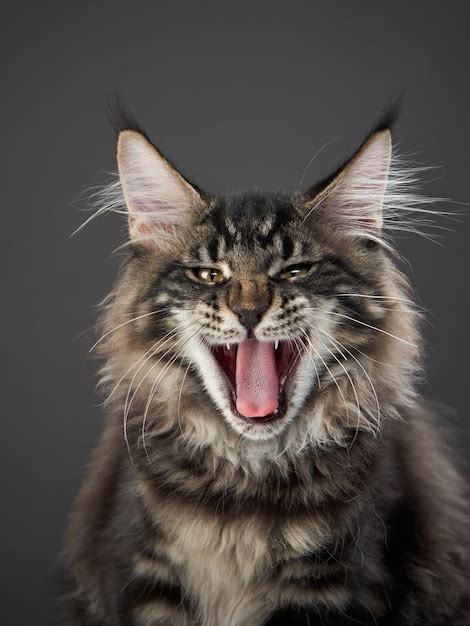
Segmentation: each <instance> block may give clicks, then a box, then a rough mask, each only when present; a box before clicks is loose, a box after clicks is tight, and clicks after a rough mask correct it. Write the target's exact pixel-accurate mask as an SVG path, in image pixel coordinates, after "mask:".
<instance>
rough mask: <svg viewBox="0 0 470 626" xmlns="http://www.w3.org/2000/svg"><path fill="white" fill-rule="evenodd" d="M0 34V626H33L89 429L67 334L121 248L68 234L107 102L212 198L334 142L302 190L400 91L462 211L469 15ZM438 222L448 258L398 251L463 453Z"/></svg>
mask: <svg viewBox="0 0 470 626" xmlns="http://www.w3.org/2000/svg"><path fill="white" fill-rule="evenodd" d="M247 4H248V3H247ZM2 18H3V19H2V21H3V30H4V34H3V36H2V39H1V45H2V48H3V51H2V52H3V54H2V59H3V60H4V61H5V62H6V66H5V69H4V73H3V76H4V80H3V89H2V98H1V106H2V109H3V114H2V120H3V122H4V129H3V133H2V139H3V141H2V157H3V160H4V161H5V165H6V170H7V176H6V181H5V182H4V184H3V185H2V187H1V194H2V204H1V211H2V227H1V235H2V248H3V252H4V253H5V260H4V262H3V268H4V270H5V274H6V286H5V287H3V290H2V296H3V297H2V304H3V306H2V307H1V308H2V316H4V318H5V319H4V322H3V324H2V333H1V341H2V345H3V354H4V356H3V359H2V364H3V367H4V372H5V373H4V376H3V381H4V382H5V384H4V388H3V391H2V399H1V403H2V409H3V410H2V413H3V415H2V431H1V438H2V445H1V450H0V457H1V460H2V466H3V467H2V470H1V473H0V475H1V479H2V483H3V487H2V489H3V497H2V515H1V517H2V527H3V529H2V532H1V537H2V543H4V544H5V545H4V547H3V549H2V550H3V556H2V570H1V571H2V582H1V588H2V595H3V597H2V603H1V609H0V611H1V616H0V621H1V623H2V624H8V625H21V626H25V625H28V626H29V625H44V626H49V625H50V624H52V623H54V617H53V609H52V608H51V607H52V600H51V598H52V596H53V593H52V589H53V585H54V576H55V572H56V569H57V565H56V555H57V553H58V550H59V546H60V545H61V541H62V534H63V529H64V524H65V519H66V514H67V511H68V509H69V507H70V504H71V502H72V498H73V496H74V494H75V493H76V490H77V488H78V486H79V482H80V478H81V476H82V472H83V467H84V464H85V462H86V459H87V457H88V454H89V451H90V449H91V447H92V445H93V443H94V441H95V440H96V436H97V433H98V431H99V427H100V411H99V408H98V407H97V404H98V402H99V400H98V397H97V395H96V393H95V390H94V373H95V363H93V360H92V359H91V357H90V356H89V355H88V348H89V347H90V345H91V343H92V337H93V333H92V332H90V331H89V332H85V334H81V333H83V331H86V329H89V328H90V327H92V326H93V324H94V322H95V319H96V313H97V303H98V302H99V301H100V299H101V298H102V297H103V296H104V295H105V294H106V292H107V291H108V290H109V288H110V287H111V285H112V282H113V278H114V276H115V272H116V269H117V266H118V264H119V258H116V257H114V258H113V257H111V258H110V253H111V252H112V250H113V249H114V248H115V247H116V246H117V245H118V244H119V243H120V242H121V241H122V237H123V225H122V223H121V221H120V219H119V217H117V216H108V217H106V218H102V219H99V220H97V221H95V222H94V223H93V224H92V225H90V226H89V227H88V228H86V229H85V230H83V231H82V232H81V234H79V235H78V236H76V237H74V238H72V239H70V238H69V235H70V233H71V232H72V231H73V230H74V229H75V228H76V227H77V226H78V225H79V224H80V223H81V221H83V219H84V218H85V217H86V214H85V213H83V212H82V210H83V209H84V202H83V201H80V200H79V201H77V202H75V203H72V201H73V200H74V198H76V196H77V195H78V194H79V193H80V191H82V190H83V189H84V187H86V186H87V185H90V184H93V183H96V182H97V181H98V180H99V179H100V176H99V172H102V171H104V170H107V169H109V168H111V167H113V165H114V156H113V155H114V138H113V133H112V131H111V129H110V127H109V126H108V125H107V123H106V120H105V115H104V111H105V107H106V102H107V100H108V98H109V96H110V95H111V94H112V93H113V92H114V91H118V92H119V93H121V94H122V95H123V97H124V98H125V99H126V100H127V101H128V103H129V105H130V108H131V109H132V110H133V112H134V113H135V115H136V117H137V119H138V120H139V121H140V123H141V124H142V125H143V126H144V128H146V129H147V131H148V133H149V134H150V136H151V137H152V138H154V139H155V141H156V142H157V143H158V144H159V145H160V146H161V148H162V149H163V150H164V151H166V152H167V153H169V155H170V156H171V157H174V158H175V159H176V162H177V163H178V164H179V165H181V166H182V167H183V169H184V171H185V172H186V173H187V174H188V175H189V176H190V177H192V178H193V179H195V180H196V181H198V182H199V183H200V184H201V186H203V187H204V186H205V187H206V188H207V189H209V190H215V191H217V190H223V189H239V188H247V187H248V188H250V187H264V188H279V187H287V188H288V189H294V188H295V187H296V186H297V185H298V182H299V179H300V177H301V174H302V172H303V170H304V168H305V166H306V164H307V163H308V162H309V160H310V158H311V157H312V155H313V154H314V153H315V152H316V151H317V150H318V149H319V148H320V147H321V146H322V145H323V144H324V143H325V142H327V141H328V140H330V139H331V138H333V137H335V136H336V135H338V134H341V137H340V138H339V139H337V140H336V141H335V142H334V143H333V144H332V145H330V146H329V147H328V148H326V149H325V150H324V151H323V153H322V154H321V155H320V157H319V158H318V159H317V161H316V163H315V165H314V166H312V168H311V170H310V173H309V175H308V176H307V179H306V180H307V181H310V182H313V181H314V180H315V178H317V177H318V176H320V175H323V174H325V173H327V172H328V170H329V169H331V168H332V167H333V166H334V165H336V164H337V163H338V161H339V160H340V159H341V158H342V157H343V156H345V155H346V154H347V153H348V151H349V150H350V149H352V148H353V146H355V145H357V143H358V142H359V141H360V140H361V138H362V135H363V133H364V132H365V131H366V130H368V128H369V126H370V125H371V124H372V123H373V122H374V121H375V119H376V118H377V116H378V114H379V113H380V111H381V110H382V108H383V106H384V104H385V103H386V102H387V101H388V100H389V98H390V97H393V96H395V95H397V94H399V93H401V92H402V91H404V92H405V108H404V113H403V116H402V118H401V121H400V122H399V124H398V127H397V132H396V139H397V140H399V141H400V142H401V149H402V150H403V151H405V152H418V153H419V154H418V155H417V156H416V158H417V159H418V160H420V161H421V162H423V163H425V164H441V165H442V168H441V169H440V170H438V171H437V172H435V173H432V174H431V178H436V177H437V180H434V182H432V183H430V184H429V185H428V186H427V187H426V189H425V191H426V193H429V194H431V195H436V196H450V197H451V198H453V199H454V200H457V201H464V202H465V201H469V200H470V185H469V159H468V140H469V131H470V118H469V115H468V111H469V106H470V81H469V74H470V59H469V57H470V55H469V45H468V39H467V38H468V4H467V6H465V3H463V2H462V3H459V2H452V3H443V2H439V3H437V2H414V3H409V2H394V3H389V2H387V3H385V2H364V1H363V2H344V3H338V2H328V3H326V2H323V3H315V2H312V1H310V2H289V3H287V2H286V3H284V4H283V5H281V4H280V3H275V2H269V3H268V2H265V3H259V2H255V3H250V6H249V8H248V7H242V6H241V3H223V2H217V3H216V2H214V3H208V2H193V3H189V2H188V3H181V4H180V3H178V4H176V3H169V2H165V3H164V2H161V3H159V2H148V3H142V4H139V3H137V2H132V3H131V2H126V3H125V2H121V1H117V0H115V1H114V2H112V3H111V2H98V3H88V2H80V3H79V2H74V3H71V2H69V3H67V2H61V3H47V2H42V3H33V2H26V3H15V7H14V8H13V3H10V8H9V9H8V10H6V11H5V8H4V9H3V15H2ZM444 208H449V207H448V206H447V207H445V206H444ZM450 208H451V207H450ZM463 208H464V210H465V207H463ZM443 225H444V226H447V225H450V226H451V227H452V228H453V229H454V230H453V232H449V233H447V234H446V236H445V242H444V244H445V246H444V247H440V246H438V245H434V244H431V243H429V242H427V241H425V240H422V239H419V238H416V237H414V238H410V239H407V240H405V241H403V242H401V243H400V248H401V250H402V251H403V252H404V253H405V254H406V255H407V257H408V259H409V260H410V263H411V269H409V270H408V271H409V272H410V274H411V275H412V279H413V282H414V284H415V286H416V289H417V292H418V295H419V298H420V302H421V303H422V304H423V305H424V306H425V307H426V308H427V309H429V310H430V311H431V313H430V315H429V316H428V319H429V323H427V324H426V326H425V335H426V339H427V341H428V344H429V349H428V373H429V377H428V378H429V381H430V382H429V385H428V392H429V393H430V394H431V395H432V397H434V398H435V399H437V400H438V401H440V402H442V403H444V404H445V405H447V406H449V407H451V411H450V412H449V415H447V416H446V417H445V420H446V421H448V422H449V423H451V424H453V429H454V432H456V434H457V437H456V439H457V448H458V449H459V450H460V452H461V453H462V456H463V457H465V450H466V451H467V455H468V452H469V450H470V428H469V426H468V420H467V406H466V392H467V389H468V368H467V354H468V332H467V325H466V322H467V317H468V312H467V304H468V285H467V283H466V281H467V272H466V268H467V262H468V256H469V246H468V245H467V240H468V236H469V233H470V220H469V219H468V218H467V217H464V218H463V219H462V220H461V221H460V222H457V223H451V224H447V222H445V223H443ZM5 496H6V497H5Z"/></svg>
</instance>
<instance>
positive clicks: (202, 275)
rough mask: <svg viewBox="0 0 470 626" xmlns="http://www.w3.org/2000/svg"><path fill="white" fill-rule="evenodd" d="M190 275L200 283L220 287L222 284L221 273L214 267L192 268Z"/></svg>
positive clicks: (222, 277)
mask: <svg viewBox="0 0 470 626" xmlns="http://www.w3.org/2000/svg"><path fill="white" fill-rule="evenodd" d="M192 273H193V275H194V276H195V278H197V279H198V280H199V281H200V282H201V283H206V285H220V283H223V282H224V280H225V279H224V275H223V273H222V272H221V271H220V270H218V269H216V268H214V267H194V268H193V269H192Z"/></svg>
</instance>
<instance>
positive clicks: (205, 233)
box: [111, 122, 414, 440]
mask: <svg viewBox="0 0 470 626" xmlns="http://www.w3.org/2000/svg"><path fill="white" fill-rule="evenodd" d="M117 155H118V156H117V158H118V168H119V176H120V185H119V190H122V192H123V197H124V200H125V210H126V211H127V213H128V225H129V241H130V245H131V248H132V251H133V252H132V255H131V260H130V262H129V264H130V267H131V269H130V272H129V274H128V279H127V280H126V281H124V282H121V283H120V285H119V287H118V289H119V290H121V294H120V298H121V302H122V301H123V295H122V291H123V290H124V291H126V290H127V291H128V297H124V301H125V302H126V310H125V312H124V313H125V316H124V321H122V318H120V319H117V320H115V321H117V322H119V324H121V325H125V326H126V332H127V339H126V341H128V342H131V343H132V353H133V355H134V356H133V358H134V362H135V363H136V365H135V366H134V367H136V368H137V367H138V364H139V363H140V364H141V365H142V363H146V366H145V368H144V369H143V370H142V371H143V372H147V374H145V375H146V376H148V377H149V378H148V379H147V381H146V382H147V383H148V381H150V383H149V384H150V391H148V390H147V392H146V394H147V395H146V398H147V396H148V397H149V400H148V404H147V409H148V407H149V406H150V404H149V403H151V393H153V394H156V395H157V396H158V393H159V392H158V390H157V386H158V384H160V383H161V380H162V378H164V377H165V376H166V375H169V373H170V372H172V371H174V370H176V369H178V372H185V377H187V380H189V379H191V380H192V384H193V386H194V385H195V384H196V385H198V386H199V388H200V392H201V394H204V395H205V397H206V398H207V399H208V400H207V401H208V403H209V404H210V405H211V406H212V407H213V409H215V410H213V411H212V414H213V415H212V416H211V418H210V419H214V416H215V419H217V420H225V423H226V424H228V425H229V428H230V429H232V430H233V431H234V432H235V433H236V434H237V435H238V436H239V435H243V436H244V437H246V438H249V439H251V440H267V439H272V438H275V437H279V436H280V435H281V434H282V433H284V432H286V430H288V429H289V428H291V429H292V428H295V426H291V425H292V424H295V423H296V422H297V421H299V420H300V419H302V420H303V423H304V427H305V420H306V419H307V421H308V415H307V418H306V417H305V416H306V414H308V411H309V410H311V407H312V406H313V405H314V403H315V398H318V397H320V396H323V397H324V398H325V397H326V396H328V394H329V395H330V396H334V397H335V398H336V403H337V405H338V409H337V411H336V412H337V413H338V414H339V413H341V414H343V413H344V415H347V418H346V417H344V419H345V420H346V422H349V425H350V426H352V427H357V425H359V424H368V425H369V426H370V425H371V424H374V425H375V427H376V426H377V424H378V421H379V419H380V415H379V413H380V406H379V400H378V397H377V391H376V388H375V386H376V385H377V384H380V383H377V381H376V382H375V385H374V383H373V382H372V379H373V378H374V373H373V372H372V371H371V367H373V361H377V362H379V359H380V357H381V358H382V359H387V358H389V357H390V354H391V353H393V354H394V355H395V357H396V358H403V359H404V360H405V361H407V360H408V358H409V355H408V354H407V355H406V356H404V352H403V355H401V353H400V350H402V351H403V350H404V351H406V350H407V349H408V350H409V349H410V346H411V344H412V341H413V339H414V330H413V328H414V327H413V325H412V324H411V323H409V322H410V318H409V316H408V318H407V315H406V314H404V310H405V308H406V307H405V306H404V304H403V302H404V301H405V299H406V298H405V295H406V294H405V293H404V282H403V280H402V279H401V277H400V274H399V273H398V272H397V271H396V270H395V268H394V265H393V263H392V261H391V255H390V247H389V244H388V243H387V239H386V237H385V236H384V215H385V213H384V211H386V210H387V193H390V190H391V193H392V194H394V193H396V190H395V189H394V187H393V185H394V179H393V175H394V174H393V171H392V169H391V158H392V145H391V133H390V129H389V127H388V123H387V122H386V123H383V124H381V125H380V126H379V127H378V128H377V129H376V130H375V131H374V132H372V133H371V134H370V135H369V136H368V137H367V139H366V140H365V141H364V143H363V145H362V146H361V147H360V149H359V150H358V151H357V152H356V154H355V155H354V156H353V157H352V158H351V159H350V160H348V161H347V162H346V163H345V164H344V165H343V166H342V167H341V168H340V169H339V170H338V171H337V172H336V173H335V174H333V175H332V176H331V177H330V178H329V179H327V180H325V181H323V182H322V183H320V184H318V185H316V186H314V187H311V188H310V189H308V190H307V191H306V192H303V193H295V194H292V195H289V194H273V193H259V192H256V193H255V192H253V193H243V194H238V195H234V194H232V195H226V196H223V195H222V196H214V195H210V194H207V193H205V192H202V191H200V190H199V189H198V188H197V187H195V186H194V185H192V184H191V183H190V182H188V181H187V180H186V179H185V178H184V177H183V176H182V175H181V174H180V173H179V172H177V171H176V170H175V168H174V167H173V166H172V165H170V163H169V162H168V161H167V160H166V159H165V158H164V157H163V156H162V154H161V153H160V152H159V151H158V150H157V149H156V148H155V147H154V146H153V145H152V143H151V142H150V141H149V140H148V138H147V137H146V136H145V135H144V134H143V133H141V132H139V131H138V130H135V129H124V130H121V132H120V133H119V137H118V151H117ZM129 277H131V278H130V279H129ZM121 312H122V310H121ZM132 319H134V321H132V322H129V320H132ZM111 326H112V325H111ZM400 355H401V356H400ZM365 356H367V359H369V360H366V361H364V357H365ZM155 362H158V363H159V365H158V366H157V367H156V368H154V369H153V370H152V367H150V368H149V367H148V365H149V364H153V363H155ZM165 368H166V370H165ZM135 371H136V370H135V369H134V370H132V363H131V368H130V373H128V375H127V377H128V378H132V376H133V375H134V378H135ZM403 371H404V372H405V371H406V364H405V363H404V365H403ZM140 379H141V376H140V375H137V378H135V382H134V383H132V381H131V384H130V385H129V389H130V394H131V396H132V394H133V393H134V390H133V389H132V385H133V384H134V387H136V386H137V383H139V381H140ZM157 379H159V380H157ZM392 379H393V376H392V375H391V374H390V380H392ZM175 380H176V379H175ZM177 380H178V381H179V382H178V384H180V383H181V385H183V384H184V381H183V382H182V381H181V379H180V378H179V379H177ZM140 384H141V385H142V383H140ZM383 384H384V386H386V385H385V382H384V383H383ZM144 386H145V385H144ZM174 393H175V395H178V393H180V390H179V389H178V388H177V387H176V386H175V390H174ZM134 395H135V393H134ZM128 399H129V398H128ZM144 404H145V402H144ZM325 406H330V405H325ZM325 410H326V409H325ZM327 412H328V411H327ZM330 418H331V416H329V415H326V414H324V415H323V417H320V418H319V417H318V415H316V416H315V418H314V417H312V418H311V419H312V420H314V419H315V420H316V421H317V422H318V420H319V419H323V420H328V419H330ZM175 419H176V418H175ZM201 419H203V418H201ZM307 428H308V427H307ZM312 429H314V430H316V432H317V433H318V432H320V430H321V425H319V424H318V423H317V424H316V425H312Z"/></svg>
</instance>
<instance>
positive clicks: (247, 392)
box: [211, 339, 299, 422]
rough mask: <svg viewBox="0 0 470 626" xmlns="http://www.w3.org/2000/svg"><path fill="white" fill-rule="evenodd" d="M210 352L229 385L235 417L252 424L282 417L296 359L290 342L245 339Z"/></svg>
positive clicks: (295, 349) (294, 349)
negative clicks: (288, 384) (287, 388)
mask: <svg viewBox="0 0 470 626" xmlns="http://www.w3.org/2000/svg"><path fill="white" fill-rule="evenodd" d="M211 351H212V353H213V355H214V356H215V358H216V360H217V362H218V364H219V366H220V368H221V370H222V371H223V373H224V374H225V376H226V377H227V379H228V381H229V383H230V387H231V390H232V403H233V406H232V409H233V411H234V413H236V414H237V415H238V416H239V417H240V418H241V419H244V420H246V421H252V422H270V421H272V420H275V419H279V418H281V417H283V416H284V414H285V413H286V409H287V398H286V393H285V392H286V387H287V383H288V380H289V378H290V377H291V376H292V373H293V371H294V369H295V366H296V364H297V361H298V359H299V350H298V349H297V348H296V347H295V346H292V345H291V342H288V341H279V342H277V341H276V342H275V343H274V342H272V341H259V340H258V339H245V340H244V341H242V342H241V343H239V344H237V345H227V346H211Z"/></svg>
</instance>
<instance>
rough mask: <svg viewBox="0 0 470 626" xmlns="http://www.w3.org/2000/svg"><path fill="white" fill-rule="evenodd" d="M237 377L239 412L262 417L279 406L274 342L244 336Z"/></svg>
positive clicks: (239, 346)
mask: <svg viewBox="0 0 470 626" xmlns="http://www.w3.org/2000/svg"><path fill="white" fill-rule="evenodd" d="M235 381H236V392H237V411H238V412H239V413H241V414H242V415H244V416H245V417H263V416H264V415H269V414H270V413H273V412H274V411H275V410H276V409H277V406H278V395H279V379H278V376H277V369H276V358H275V356H274V346H273V344H272V343H271V342H269V341H258V340H257V339H245V341H243V342H242V343H240V344H239V345H238V351H237V366H236V373H235Z"/></svg>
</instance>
